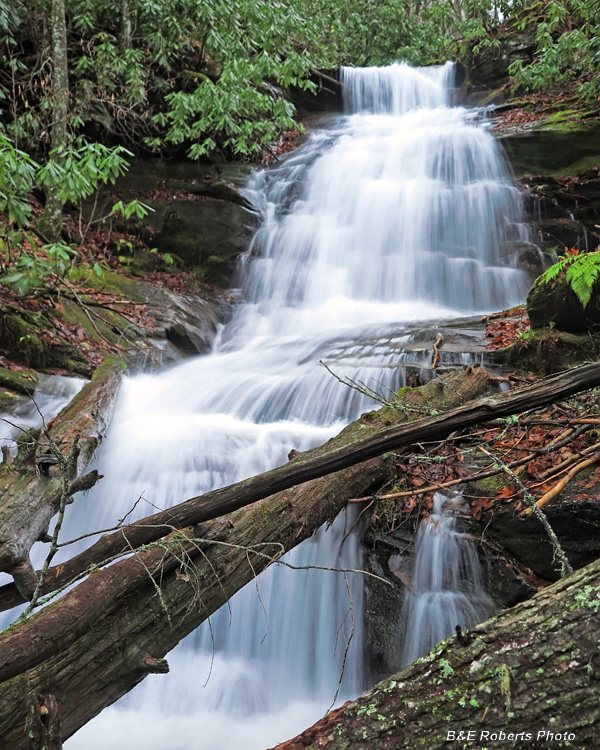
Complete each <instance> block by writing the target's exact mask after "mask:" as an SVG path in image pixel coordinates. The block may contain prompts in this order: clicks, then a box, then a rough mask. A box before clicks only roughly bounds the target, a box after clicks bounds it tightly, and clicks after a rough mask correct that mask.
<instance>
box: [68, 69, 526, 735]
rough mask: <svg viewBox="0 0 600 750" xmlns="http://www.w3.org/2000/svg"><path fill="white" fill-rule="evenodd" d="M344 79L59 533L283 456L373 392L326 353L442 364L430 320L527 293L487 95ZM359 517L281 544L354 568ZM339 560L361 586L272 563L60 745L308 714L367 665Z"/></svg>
mask: <svg viewBox="0 0 600 750" xmlns="http://www.w3.org/2000/svg"><path fill="white" fill-rule="evenodd" d="M343 84H344V91H345V109H346V111H345V113H344V115H340V116H339V117H337V118H336V119H335V120H334V121H333V122H332V123H330V124H329V125H328V126H327V127H325V128H323V129H320V130H315V131H313V132H311V134H310V137H309V138H308V140H307V142H306V143H305V144H304V145H303V146H302V147H301V148H299V149H298V150H296V151H295V152H293V153H292V154H290V155H289V156H288V157H287V158H285V159H283V160H282V161H281V162H280V163H279V164H278V165H277V166H276V167H274V168H271V169H266V170H263V171H259V172H256V173H255V174H254V175H253V176H252V177H251V178H250V180H249V182H248V185H247V187H246V189H245V195H246V197H247V198H248V199H249V200H250V201H251V202H252V203H253V204H254V206H255V207H256V210H257V211H258V212H259V213H260V216H261V227H260V229H259V230H258V232H257V233H256V236H255V238H254V241H253V244H252V247H251V249H250V250H249V252H248V253H247V255H246V256H245V257H244V258H243V262H242V264H241V267H240V275H239V278H240V287H241V293H242V299H243V300H244V301H243V303H241V304H240V305H239V306H238V308H237V310H236V312H235V315H234V317H233V319H232V321H231V322H230V323H229V324H228V325H226V326H225V327H224V328H223V329H222V330H221V331H220V332H219V335H218V337H217V339H216V341H215V344H214V347H213V351H212V352H211V353H210V354H208V355H206V356H202V357H197V358H195V359H191V360H187V361H185V362H183V363H182V364H179V365H177V366H176V367H173V368H171V369H168V370H166V371H164V372H162V373H160V374H158V375H147V374H142V375H138V376H135V377H131V378H127V379H125V381H124V384H123V386H122V389H121V392H120V394H119V397H118V401H117V405H116V409H115V415H114V419H113V422H112V424H111V427H110V430H109V433H108V435H107V438H106V440H105V442H104V443H103V446H102V449H101V452H100V455H99V459H98V463H99V468H100V470H101V473H102V474H103V475H104V477H105V478H104V479H103V480H102V482H101V483H100V484H99V485H98V486H97V487H96V488H94V489H93V490H92V491H91V492H90V493H88V495H87V497H86V498H84V499H78V500H77V502H76V503H74V505H73V508H72V511H70V513H69V519H68V526H67V528H66V530H65V532H64V535H65V537H68V536H70V537H74V536H78V535H79V534H81V533H83V532H85V531H88V530H90V529H98V528H105V527H110V526H112V525H113V524H114V523H115V521H116V519H118V518H122V517H123V516H124V515H125V514H126V513H127V512H128V511H130V510H132V509H133V510H132V513H131V515H130V516H129V517H128V518H129V519H130V520H133V519H134V518H136V517H142V516H144V515H147V514H148V513H151V512H153V511H154V508H156V507H160V508H165V507H169V506H171V505H173V504H175V503H179V502H181V501H182V500H184V499H186V498H188V497H192V496H194V495H198V494H200V493H203V492H206V491H208V490H211V489H214V488H217V487H220V486H223V485H226V484H230V483H233V482H236V481H238V480H240V479H243V478H245V477H248V476H251V475H254V474H258V473H260V472H263V471H265V470H267V469H269V468H272V467H274V466H277V465H281V464H283V463H285V462H286V461H287V456H288V453H289V452H290V450H291V449H293V448H294V449H296V450H299V451H303V450H306V449H308V448H310V447H312V446H314V445H317V444H319V443H322V442H324V441H325V440H327V439H328V438H329V437H331V436H332V435H334V434H336V433H337V432H339V431H340V429H341V428H342V427H343V426H344V425H345V424H347V423H348V421H350V420H352V419H354V418H356V417H357V416H359V415H360V413H361V412H362V411H365V410H367V409H370V408H373V402H372V401H371V400H369V399H367V398H366V397H365V396H364V395H362V394H360V393H359V392H357V391H356V390H354V389H351V388H348V387H346V386H344V385H342V384H341V383H340V382H338V380H336V379H335V378H334V377H332V375H331V374H330V373H329V372H328V371H327V370H326V368H325V367H324V366H323V365H322V364H321V361H323V362H325V363H326V364H327V365H328V366H329V367H330V368H331V369H332V370H333V371H334V372H335V373H336V374H337V375H339V376H346V377H349V378H351V379H353V380H355V381H362V382H364V383H366V384H368V385H369V386H370V387H372V388H374V389H375V390H379V391H381V392H382V393H383V394H384V396H385V395H386V394H388V393H389V389H391V390H396V389H398V388H399V387H401V386H402V385H403V384H404V383H405V382H406V369H405V368H404V367H403V365H405V364H407V363H411V362H412V364H413V366H415V365H416V366H423V367H427V366H429V367H430V358H429V355H427V357H421V359H420V360H419V359H418V358H417V361H416V362H415V355H414V354H411V352H410V347H407V346H406V345H407V344H409V343H410V342H411V341H412V340H413V338H414V335H415V334H414V331H415V327H418V326H419V325H421V327H422V322H423V321H432V323H431V326H432V328H435V325H436V324H437V322H439V321H443V320H449V319H453V318H460V317H464V316H468V315H473V314H475V313H484V312H490V311H495V310H499V309H503V308H506V307H510V306H512V305H515V304H518V303H520V302H522V301H523V299H524V298H525V295H526V292H527V289H528V287H529V278H528V277H527V275H526V274H525V273H524V272H523V271H520V270H518V269H517V268H514V267H511V266H510V264H509V263H508V262H507V261H506V257H507V253H506V247H507V246H508V245H510V243H511V242H514V241H516V240H526V241H527V240H529V239H530V236H529V229H528V227H527V225H526V224H525V222H524V218H523V213H522V206H521V201H520V196H519V192H518V190H517V188H516V186H515V185H514V183H513V181H512V179H511V175H510V172H509V170H508V168H507V166H506V163H505V160H504V158H503V156H502V154H501V153H500V151H499V149H498V146H497V144H496V142H495V140H494V138H493V137H492V135H491V134H490V133H489V132H488V130H487V126H486V122H485V119H484V118H483V116H482V114H481V113H480V112H477V111H473V110H471V111H469V110H465V109H462V108H459V107H455V106H452V100H453V67H452V65H451V64H446V65H445V66H441V67H437V68H430V69H412V68H410V67H408V66H406V65H403V64H396V65H392V66H389V67H387V68H380V69H344V70H343ZM428 325H429V324H428ZM434 338H435V337H434V336H432V337H431V340H432V341H433V340H434ZM445 356H446V357H447V358H446V359H445V360H444V364H445V365H446V366H452V365H460V364H461V363H462V362H464V361H465V358H464V357H463V356H461V355H460V354H455V355H452V356H450V355H445ZM139 498H141V500H140V501H139V502H137V504H136V501H138V499H139ZM352 522H353V518H352V517H350V516H349V515H347V514H346V513H345V512H344V513H342V514H341V515H340V516H339V517H338V519H337V520H336V521H335V523H334V524H333V525H332V526H331V527H330V528H329V529H328V530H325V529H321V530H320V531H319V532H318V533H317V534H315V535H314V536H313V537H312V538H311V539H309V540H307V541H306V542H304V543H303V544H302V545H300V546H299V547H298V548H296V549H295V550H293V551H292V552H291V553H289V555H288V556H287V558H286V559H288V560H290V561H291V562H293V564H295V565H300V566H311V565H320V566H327V567H338V568H360V567H361V563H362V552H361V546H360V539H359V535H358V534H356V533H354V534H350V535H349V536H347V531H348V529H349V528H350V526H351V524H352ZM72 554H73V550H72V549H71V550H70V551H69V555H72ZM348 579H349V582H350V586H349V590H348V589H347V587H346V582H345V579H344V576H343V575H340V574H335V573H331V572H328V571H316V570H304V571H292V570H287V569H285V568H282V567H277V568H275V567H272V568H270V569H269V570H268V571H266V572H265V573H263V574H262V576H261V577H260V583H259V591H260V597H259V596H258V592H257V586H256V584H254V583H252V584H249V585H248V586H247V587H246V588H245V589H244V590H242V591H241V592H239V593H238V594H237V595H236V596H235V597H234V598H233V599H232V601H231V611H229V610H228V609H227V608H224V609H223V610H221V611H220V612H218V613H217V614H216V615H214V616H213V617H212V618H211V622H210V626H209V625H208V624H207V623H205V624H204V625H203V626H202V627H201V628H200V629H199V630H198V631H197V632H196V633H194V634H192V635H191V636H189V637H188V638H187V639H186V640H185V641H184V642H183V643H182V644H180V646H179V647H178V648H177V649H175V651H174V652H172V653H171V654H170V655H169V656H168V661H169V664H170V666H171V672H170V673H169V674H168V675H160V676H151V677H148V678H147V679H146V680H145V681H144V682H143V683H142V684H141V685H140V686H138V687H137V688H136V689H135V690H133V691H132V692H131V693H130V694H129V695H128V696H126V697H125V698H124V699H122V700H121V701H120V702H119V703H117V704H116V705H115V706H113V707H110V708H108V709H106V710H105V711H104V712H103V713H102V714H101V715H100V716H99V717H97V718H96V719H95V720H93V721H91V722H90V723H89V724H88V725H87V726H85V727H84V728H83V729H82V730H80V731H79V732H78V733H77V734H76V735H75V736H74V737H73V738H72V739H70V740H69V741H68V742H67V743H66V748H67V750H100V748H102V749H103V750H105V749H106V748H110V749H111V750H132V748H144V750H209V749H210V750H238V749H239V750H242V748H243V750H264V749H265V748H267V747H270V746H272V745H274V744H276V743H277V742H279V741H282V740H284V739H286V738H288V737H290V736H293V735H294V734H296V733H298V732H299V731H301V730H302V729H303V728H305V727H306V726H307V725H309V724H310V723H312V722H314V721H315V720H317V719H318V718H320V717H321V716H322V715H323V713H324V712H325V711H326V710H327V708H328V707H329V706H330V705H331V703H332V701H333V699H334V695H335V692H336V689H337V687H338V683H339V682H340V680H341V685H340V695H339V700H346V699H348V698H351V697H355V696H356V695H358V694H359V693H360V692H361V691H362V690H364V689H366V688H367V687H368V686H369V684H370V683H369V680H370V679H371V678H370V675H369V670H368V665H365V663H364V662H365V660H364V658H363V650H362V642H361V634H362V628H363V610H362V600H363V591H362V580H361V577H360V576H359V575H352V576H349V577H348ZM349 594H350V595H351V602H350V596H349ZM351 603H352V611H351V613H350V614H349V612H350V604H351ZM352 619H353V620H354V631H353V637H352V639H351V641H350V646H349V650H348V655H347V660H346V665H345V669H344V670H343V677H342V676H341V675H342V663H343V661H344V656H345V654H344V652H345V645H346V643H347V642H348V640H349V639H350V635H351V622H352ZM399 627H400V623H399Z"/></svg>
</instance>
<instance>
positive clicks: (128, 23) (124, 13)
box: [121, 0, 133, 50]
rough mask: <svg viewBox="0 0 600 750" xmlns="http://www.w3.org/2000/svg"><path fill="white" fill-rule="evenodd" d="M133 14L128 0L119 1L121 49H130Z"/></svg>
mask: <svg viewBox="0 0 600 750" xmlns="http://www.w3.org/2000/svg"><path fill="white" fill-rule="evenodd" d="M132 16H133V13H132V11H131V6H130V4H129V0H121V48H122V49H123V50H129V49H131V44H132V40H133V18H132Z"/></svg>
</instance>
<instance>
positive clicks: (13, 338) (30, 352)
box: [0, 306, 89, 375]
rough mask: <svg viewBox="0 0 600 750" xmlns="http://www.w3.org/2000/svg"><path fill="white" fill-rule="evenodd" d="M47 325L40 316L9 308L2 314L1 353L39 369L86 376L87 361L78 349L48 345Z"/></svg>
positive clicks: (64, 345)
mask: <svg viewBox="0 0 600 750" xmlns="http://www.w3.org/2000/svg"><path fill="white" fill-rule="evenodd" d="M47 325H48V322H47V321H46V320H45V319H44V318H43V317H42V316H41V315H40V314H36V313H32V312H30V311H28V310H21V309H19V308H17V307H14V306H9V307H8V309H7V310H6V312H4V313H3V314H0V351H2V352H4V353H5V354H6V355H7V356H9V357H10V358H11V359H14V360H16V361H17V362H22V363H24V364H25V365H26V366H28V367H33V368H35V369H36V370H48V369H49V370H53V369H59V370H66V371H67V372H71V373H75V374H80V375H87V374H88V372H89V365H88V362H87V359H86V358H85V356H84V355H83V354H82V353H81V352H80V351H79V349H77V347H76V346H73V345H72V344H67V343H61V344H48V343H46V341H45V340H44V338H43V335H42V334H43V332H44V330H45V328H46V327H47Z"/></svg>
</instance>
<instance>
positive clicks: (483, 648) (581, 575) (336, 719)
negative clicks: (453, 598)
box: [274, 560, 600, 750]
mask: <svg viewBox="0 0 600 750" xmlns="http://www.w3.org/2000/svg"><path fill="white" fill-rule="evenodd" d="M599 611H600V560H598V561H596V562H595V563H592V564H591V565H590V566H588V567H586V568H583V569H581V570H579V571H576V572H575V573H573V574H572V575H570V576H569V577H568V578H563V579H561V580H560V581H559V582H558V583H556V584H554V585H552V586H549V587H548V588H545V589H544V590H543V591H542V592H540V593H538V594H536V595H535V596H534V597H533V598H532V599H530V600H529V601H527V602H524V603H523V604H519V605H517V606H515V607H513V608H512V609H509V610H506V611H503V612H501V613H500V614H499V615H497V616H495V617H493V618H492V619H490V620H488V621H487V622H485V623H483V624H481V625H479V626H477V627H476V628H473V630H471V631H469V632H468V633H466V634H462V635H461V637H459V636H458V635H457V636H452V637H451V638H448V639H446V640H445V641H442V643H441V644H438V646H436V648H434V649H433V651H432V652H431V653H429V654H427V655H426V656H424V657H422V658H420V659H418V660H417V661H416V662H414V664H412V665H410V666H409V667H407V668H406V669H404V670H403V671H402V672H399V673H398V674H396V675H394V676H393V677H390V678H389V679H387V680H385V681H383V682H381V683H379V684H378V685H377V686H376V687H375V688H373V690H371V691H370V692H368V693H366V694H365V695H363V696H361V697H360V698H359V699H358V700H356V701H352V702H348V703H346V704H345V705H344V706H342V707H341V708H339V709H337V710H336V711H332V712H331V713H330V714H328V715H327V716H326V717H325V718H323V719H321V720H320V721H319V722H317V723H316V724H315V725H314V726H313V727H311V728H310V729H307V730H306V731H305V732H303V733H302V734H300V735H299V736H297V737H295V738H294V739H291V740H288V741H287V742H283V743H281V744H279V745H277V747H276V748H275V749H274V750H305V748H308V747H310V748H312V749H313V750H318V748H325V747H326V748H327V750H349V749H350V748H352V749H353V750H354V749H356V750H359V749H360V750H362V749H363V748H364V749H365V750H366V748H368V749H369V750H421V749H423V750H424V749H425V748H426V749H427V750H435V749H436V748H447V749H448V750H458V749H459V748H461V749H462V748H476V747H485V746H487V747H492V746H494V747H495V746H496V745H497V744H498V745H501V746H503V747H577V748H586V747H587V748H591V747H597V743H598V741H597V734H598V722H599V721H600V629H599V628H598V612H599ZM501 733H502V734H501ZM557 735H560V736H557Z"/></svg>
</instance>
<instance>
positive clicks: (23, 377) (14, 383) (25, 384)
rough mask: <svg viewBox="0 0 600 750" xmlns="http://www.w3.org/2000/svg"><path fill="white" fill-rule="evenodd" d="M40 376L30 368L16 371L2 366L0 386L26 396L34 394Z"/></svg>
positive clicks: (0, 368) (0, 369)
mask: <svg viewBox="0 0 600 750" xmlns="http://www.w3.org/2000/svg"><path fill="white" fill-rule="evenodd" d="M37 382H38V376H37V373H35V372H32V371H30V370H27V371H23V370H21V371H14V370H7V369H6V368H5V367H0V387H1V388H5V389H8V390H10V391H13V392H14V393H22V394H24V395H26V396H31V395H33V392H34V391H35V388H36V386H37Z"/></svg>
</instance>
